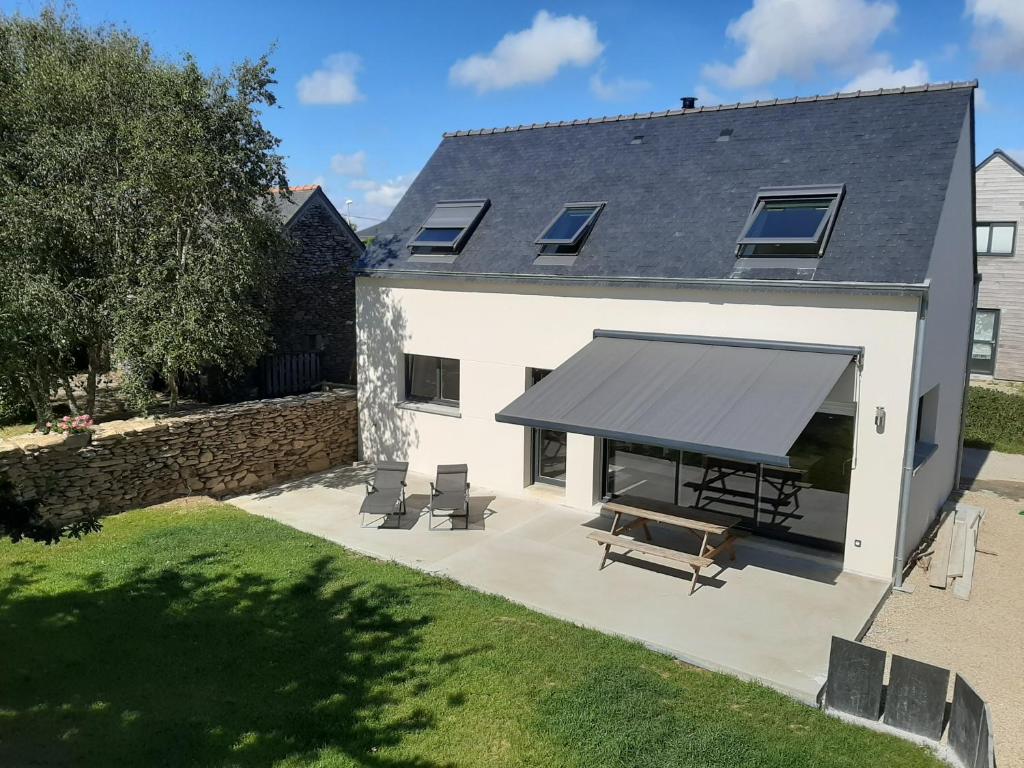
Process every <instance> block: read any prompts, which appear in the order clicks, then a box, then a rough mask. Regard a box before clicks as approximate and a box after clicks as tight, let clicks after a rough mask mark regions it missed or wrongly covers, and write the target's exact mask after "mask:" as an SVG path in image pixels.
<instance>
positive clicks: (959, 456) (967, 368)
mask: <svg viewBox="0 0 1024 768" xmlns="http://www.w3.org/2000/svg"><path fill="white" fill-rule="evenodd" d="M979 285H981V274H980V273H978V272H975V273H974V300H973V301H972V302H971V322H970V323H969V324H968V326H967V354H966V356H965V360H964V396H963V399H962V400H961V401H960V442H959V443H957V446H956V476H955V478H954V480H953V491H954V492H956V491H958V490H960V475H961V473H962V472H963V468H964V433H965V432H966V431H967V402H968V399H969V397H970V394H971V348H972V347H973V346H974V315H975V313H976V312H977V311H978V286H979Z"/></svg>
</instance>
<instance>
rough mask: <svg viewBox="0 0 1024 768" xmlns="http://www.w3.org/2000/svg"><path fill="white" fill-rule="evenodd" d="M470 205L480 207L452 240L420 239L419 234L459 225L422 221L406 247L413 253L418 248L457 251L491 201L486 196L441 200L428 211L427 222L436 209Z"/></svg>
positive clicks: (431, 251)
mask: <svg viewBox="0 0 1024 768" xmlns="http://www.w3.org/2000/svg"><path fill="white" fill-rule="evenodd" d="M470 205H479V206H480V209H479V210H478V211H477V212H476V216H474V217H473V219H472V220H471V221H470V222H469V223H468V224H466V225H465V226H464V227H462V228H461V229H462V232H460V233H459V235H458V237H456V238H455V239H454V240H443V241H439V240H421V239H420V236H421V235H422V234H423V233H424V232H428V231H429V230H431V229H459V227H428V226H427V225H426V222H424V224H423V226H421V227H420V228H419V229H418V230H417V232H416V234H415V235H414V236H413V238H412V239H411V240H410V241H409V242H408V243H406V247H407V248H409V249H410V250H412V251H413V253H417V252H422V251H420V249H423V250H426V251H427V252H429V253H438V252H444V253H458V252H459V251H460V250H462V246H463V245H464V244H465V242H466V240H468V239H469V236H470V235H471V234H472V233H473V230H474V229H476V227H477V225H478V224H479V223H480V219H482V218H483V215H484V214H485V213H486V212H487V209H488V208H490V207H491V201H490V200H488V199H486V198H481V199H475V200H442V201H440V202H437V203H435V204H434V207H433V209H431V211H430V216H428V217H427V222H429V221H430V219H431V218H432V217H433V215H434V214H435V213H436V212H437V210H438V209H442V208H465V207H467V206H470Z"/></svg>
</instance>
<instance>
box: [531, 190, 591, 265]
mask: <svg viewBox="0 0 1024 768" xmlns="http://www.w3.org/2000/svg"><path fill="white" fill-rule="evenodd" d="M603 206H604V204H603V203H570V204H569V205H566V206H565V207H564V208H563V209H562V210H561V212H559V214H558V215H557V216H556V217H555V218H554V220H553V221H552V222H551V223H550V224H548V226H547V228H546V229H545V230H544V232H543V234H541V236H540V237H538V238H537V240H536V242H537V244H538V245H540V246H541V253H545V254H558V255H565V256H567V255H572V254H575V253H578V252H579V250H580V248H582V247H583V243H584V242H585V241H586V239H587V235H589V234H590V230H591V229H592V228H593V226H594V220H595V219H596V218H597V214H599V213H600V212H601V208H602V207H603Z"/></svg>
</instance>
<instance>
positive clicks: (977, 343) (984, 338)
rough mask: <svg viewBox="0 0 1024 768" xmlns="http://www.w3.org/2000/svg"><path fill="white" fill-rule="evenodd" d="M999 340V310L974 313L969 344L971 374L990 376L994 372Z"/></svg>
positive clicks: (976, 311) (984, 310) (980, 310)
mask: <svg viewBox="0 0 1024 768" xmlns="http://www.w3.org/2000/svg"><path fill="white" fill-rule="evenodd" d="M998 340H999V310H998V309H978V310H975V312H974V338H973V340H972V343H971V373H984V374H988V375H989V376H992V375H994V374H995V372H996V344H997V343H998Z"/></svg>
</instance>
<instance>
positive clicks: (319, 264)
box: [265, 184, 363, 383]
mask: <svg viewBox="0 0 1024 768" xmlns="http://www.w3.org/2000/svg"><path fill="white" fill-rule="evenodd" d="M277 200H278V210H279V214H280V217H281V222H282V224H283V225H284V226H285V228H286V230H287V232H288V235H289V237H290V239H291V241H292V243H293V244H294V247H295V251H294V258H293V260H292V261H291V262H290V264H289V267H288V269H287V270H286V271H285V273H284V275H283V276H282V277H281V282H280V289H279V290H278V291H277V296H276V301H275V305H276V308H275V314H274V318H273V337H274V343H275V353H276V354H279V355H280V354H283V355H285V356H294V355H295V354H296V353H304V352H307V353H318V354H319V377H320V378H321V379H323V380H326V381H331V382H338V383H354V382H355V352H356V332H355V319H356V318H355V266H356V263H357V262H358V260H359V258H360V257H361V256H362V254H363V243H362V241H361V240H360V239H359V237H358V236H357V235H356V233H355V232H354V231H353V229H352V227H351V226H349V224H348V222H347V221H345V219H344V217H342V216H341V214H340V213H338V211H337V209H336V208H335V207H334V205H333V204H332V203H331V201H330V199H329V198H328V197H327V195H326V194H324V191H323V189H322V188H321V187H320V186H319V185H317V184H310V185H308V186H301V187H292V188H291V195H290V199H288V198H285V197H284V196H282V195H278V196H277ZM265 365H266V363H265ZM289 365H291V362H290V361H287V360H286V361H285V362H283V363H281V366H282V367H283V368H286V369H287V366H289ZM285 372H290V371H287V370H286V371H285ZM300 373H303V374H308V373H309V371H308V370H307V371H304V372H300ZM307 378H308V376H307Z"/></svg>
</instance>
